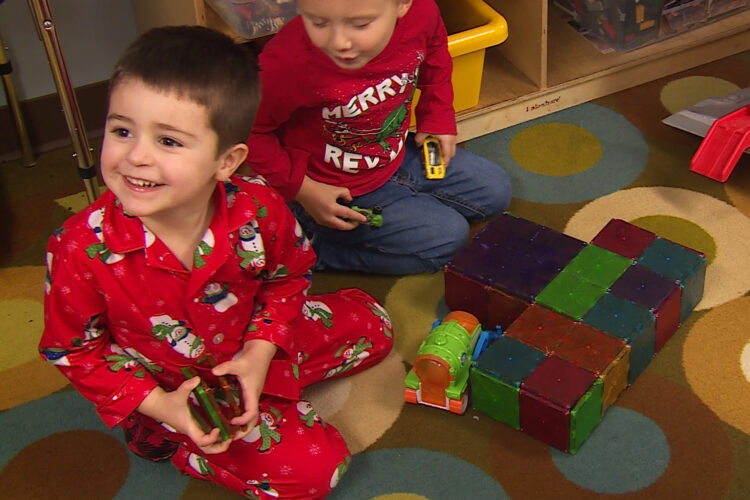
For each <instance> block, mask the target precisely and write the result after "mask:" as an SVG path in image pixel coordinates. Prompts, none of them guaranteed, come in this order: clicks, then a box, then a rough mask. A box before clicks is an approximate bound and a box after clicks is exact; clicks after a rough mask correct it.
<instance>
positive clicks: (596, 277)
mask: <svg viewBox="0 0 750 500" xmlns="http://www.w3.org/2000/svg"><path fill="white" fill-rule="evenodd" d="M632 264H633V261H632V260H631V259H629V258H627V257H623V256H622V255H618V254H616V253H614V252H612V251H610V250H607V249H605V248H602V247H599V246H596V245H586V246H585V247H584V248H583V250H581V252H580V253H579V254H578V255H576V256H575V257H574V258H573V260H572V261H571V262H570V263H569V264H568V265H567V266H566V267H565V269H564V270H563V272H570V273H573V274H575V275H577V276H578V277H579V278H581V279H582V280H584V281H590V282H591V283H594V284H596V285H599V286H601V287H603V288H609V286H610V285H611V284H612V283H614V282H615V280H616V279H617V278H619V277H620V275H621V274H622V273H623V272H625V270H626V269H627V268H628V267H630V266H631V265H632Z"/></svg>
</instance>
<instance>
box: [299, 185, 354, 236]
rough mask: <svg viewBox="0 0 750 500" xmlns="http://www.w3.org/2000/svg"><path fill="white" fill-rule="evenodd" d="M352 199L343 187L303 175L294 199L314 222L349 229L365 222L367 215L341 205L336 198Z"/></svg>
mask: <svg viewBox="0 0 750 500" xmlns="http://www.w3.org/2000/svg"><path fill="white" fill-rule="evenodd" d="M339 199H341V200H344V201H346V202H350V201H352V195H351V194H350V193H349V190H348V189H347V188H345V187H340V186H333V185H331V184H325V183H323V182H318V181H314V180H312V179H310V178H309V177H307V176H305V178H304V180H303V181H302V185H301V186H300V188H299V192H298V193H297V196H296V197H295V200H296V201H297V202H299V204H300V205H302V206H303V207H304V208H305V210H306V211H307V213H308V214H310V216H311V217H312V218H313V219H315V222H317V223H318V224H320V225H321V226H326V227H330V228H332V229H338V230H340V231H349V230H352V229H354V228H355V227H357V226H358V225H359V224H361V223H364V222H367V217H365V216H364V215H362V214H360V213H357V212H355V211H354V210H352V209H351V208H349V207H346V206H344V205H341V204H340V203H339V202H338V200H339Z"/></svg>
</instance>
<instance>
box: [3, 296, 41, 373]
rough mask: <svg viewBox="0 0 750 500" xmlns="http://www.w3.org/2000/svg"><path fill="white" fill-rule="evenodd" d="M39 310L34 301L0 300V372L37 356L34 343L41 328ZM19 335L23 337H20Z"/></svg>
mask: <svg viewBox="0 0 750 500" xmlns="http://www.w3.org/2000/svg"><path fill="white" fill-rule="evenodd" d="M43 317H44V312H43V307H42V304H40V303H39V302H37V301H34V300H23V299H16V300H12V299H11V300H2V301H0V341H2V344H3V349H2V350H0V370H6V369H8V368H12V367H14V366H18V365H21V364H23V363H26V362H28V361H30V360H32V359H34V358H36V357H37V356H38V354H37V343H38V342H39V338H40V337H41V336H42V329H43V328H44V322H43V321H42V318H43ZM21 332H23V334H21Z"/></svg>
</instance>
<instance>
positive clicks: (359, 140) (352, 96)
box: [248, 0, 511, 275]
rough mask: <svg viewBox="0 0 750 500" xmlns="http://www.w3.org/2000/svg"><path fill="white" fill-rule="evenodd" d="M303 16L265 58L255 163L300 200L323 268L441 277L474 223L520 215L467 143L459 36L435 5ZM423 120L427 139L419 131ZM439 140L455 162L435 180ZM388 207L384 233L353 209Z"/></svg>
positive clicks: (316, 4)
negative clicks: (431, 174)
mask: <svg viewBox="0 0 750 500" xmlns="http://www.w3.org/2000/svg"><path fill="white" fill-rule="evenodd" d="M297 7H298V11H299V16H297V17H296V18H294V19H293V20H291V21H290V22H289V23H287V24H286V25H285V26H284V27H283V28H282V29H281V30H280V31H279V33H277V34H276V35H275V36H274V38H273V39H272V40H271V41H270V42H269V43H268V44H267V45H266V46H265V47H264V49H263V51H262V53H261V55H260V65H261V74H260V75H261V89H262V96H261V104H260V107H259V111H258V116H257V118H256V121H255V124H254V126H253V129H252V132H251V135H250V138H249V140H248V145H249V146H250V148H251V150H252V151H253V155H252V157H251V158H250V166H251V168H252V169H253V170H254V171H256V172H257V173H259V174H261V175H263V176H264V177H265V178H266V179H267V180H268V181H269V183H270V184H271V185H272V186H274V187H275V188H276V189H278V190H279V192H280V193H281V194H282V195H283V196H284V197H285V199H286V200H288V201H289V202H291V203H290V204H291V207H292V209H293V211H294V213H295V215H296V216H297V218H298V220H300V222H301V223H302V225H303V227H304V228H305V230H306V231H307V232H308V234H310V235H312V242H313V247H314V248H315V251H316V253H317V255H318V260H317V264H316V266H317V267H316V268H317V269H325V268H332V269H342V270H358V271H365V272H375V273H384V274H399V275H400V274H409V273H420V272H431V271H435V270H437V269H440V268H441V267H442V266H443V264H445V263H446V262H447V261H448V260H449V259H450V258H452V257H453V256H454V255H455V254H456V253H457V252H458V251H459V250H460V249H461V248H462V247H463V246H464V244H465V243H466V240H467V237H468V233H469V222H470V221H481V220H486V219H488V218H490V217H492V216H494V215H496V214H497V213H499V212H501V211H502V210H504V209H505V208H507V206H508V204H509V203H510V198H511V187H510V181H509V178H508V175H507V174H506V172H505V171H504V170H503V169H502V168H501V167H499V166H498V165H496V164H495V163H492V162H490V161H488V160H486V159H484V158H482V157H480V156H478V155H475V154H473V153H471V152H469V151H467V150H465V149H463V148H460V147H456V119H455V112H454V109H453V88H452V85H451V73H452V60H451V56H450V54H449V53H448V48H447V33H446V28H445V26H444V24H443V21H442V18H441V16H440V12H439V10H438V7H437V5H436V4H435V2H434V0H357V1H355V2H352V1H350V0H297ZM417 89H419V91H420V97H419V101H418V104H417V106H416V109H415V110H414V113H415V115H416V129H417V132H416V134H415V135H414V136H413V137H412V136H410V135H409V130H408V129H409V117H410V115H411V110H412V109H411V108H412V104H413V103H414V101H415V99H416V92H417ZM428 135H432V136H434V137H436V138H437V139H438V140H439V141H440V144H441V146H442V150H443V154H444V156H445V162H446V164H448V165H447V168H446V175H445V178H443V179H428V178H426V177H425V173H424V166H423V163H422V151H421V148H420V146H421V144H422V143H423V141H424V139H425V138H426V137H427V136H428ZM352 205H354V206H357V207H360V208H367V209H372V208H374V207H376V206H377V207H381V209H382V220H383V223H382V226H381V227H377V228H375V227H371V226H368V225H367V224H364V222H366V217H365V216H364V215H362V214H360V213H358V212H357V211H355V210H353V209H352V208H351V206H352Z"/></svg>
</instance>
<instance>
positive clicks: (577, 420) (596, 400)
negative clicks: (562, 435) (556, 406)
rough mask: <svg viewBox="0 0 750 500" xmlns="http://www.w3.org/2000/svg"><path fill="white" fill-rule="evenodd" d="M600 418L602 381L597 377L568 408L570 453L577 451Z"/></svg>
mask: <svg viewBox="0 0 750 500" xmlns="http://www.w3.org/2000/svg"><path fill="white" fill-rule="evenodd" d="M601 420H602V381H601V379H598V380H597V381H596V382H594V383H593V384H592V386H591V388H590V389H589V390H588V391H587V392H586V394H584V395H583V396H581V399H579V400H578V403H576V405H575V406H574V407H573V409H572V410H570V448H569V451H570V454H571V455H572V454H574V453H575V452H577V451H578V449H579V448H580V447H581V445H582V444H583V443H584V442H585V441H586V439H588V437H589V436H590V435H591V433H592V432H593V430H594V429H595V428H596V426H597V425H599V422H601Z"/></svg>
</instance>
